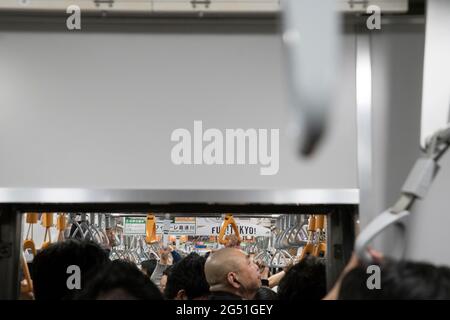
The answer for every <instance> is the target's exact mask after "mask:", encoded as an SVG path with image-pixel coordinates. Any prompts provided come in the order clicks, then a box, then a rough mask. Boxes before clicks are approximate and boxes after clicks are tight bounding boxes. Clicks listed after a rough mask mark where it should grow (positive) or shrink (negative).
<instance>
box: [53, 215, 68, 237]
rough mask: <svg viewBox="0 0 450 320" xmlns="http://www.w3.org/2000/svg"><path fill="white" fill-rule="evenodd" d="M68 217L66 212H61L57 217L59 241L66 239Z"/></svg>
mask: <svg viewBox="0 0 450 320" xmlns="http://www.w3.org/2000/svg"><path fill="white" fill-rule="evenodd" d="M66 226H67V219H66V216H65V214H64V213H59V214H58V217H57V218H56V229H57V230H58V241H64V230H66Z"/></svg>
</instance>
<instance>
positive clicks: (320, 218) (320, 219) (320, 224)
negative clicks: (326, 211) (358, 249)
mask: <svg viewBox="0 0 450 320" xmlns="http://www.w3.org/2000/svg"><path fill="white" fill-rule="evenodd" d="M324 228H325V215H323V214H320V215H317V216H316V225H315V230H317V229H319V230H320V231H322V230H323V229H324Z"/></svg>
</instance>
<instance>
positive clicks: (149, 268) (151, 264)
mask: <svg viewBox="0 0 450 320" xmlns="http://www.w3.org/2000/svg"><path fill="white" fill-rule="evenodd" d="M157 263H158V261H157V260H156V259H149V260H145V261H142V262H141V269H142V272H143V273H144V274H145V275H147V277H149V278H150V277H151V276H152V273H153V271H155V268H156V264H157Z"/></svg>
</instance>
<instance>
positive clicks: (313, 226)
mask: <svg viewBox="0 0 450 320" xmlns="http://www.w3.org/2000/svg"><path fill="white" fill-rule="evenodd" d="M316 229H317V228H316V217H315V216H313V215H310V216H309V220H308V231H310V232H314V231H316Z"/></svg>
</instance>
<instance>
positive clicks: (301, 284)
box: [278, 256, 327, 301]
mask: <svg viewBox="0 0 450 320" xmlns="http://www.w3.org/2000/svg"><path fill="white" fill-rule="evenodd" d="M326 293H327V288H326V272H325V263H324V261H323V259H319V258H316V257H313V256H308V257H306V258H304V259H303V260H302V261H300V262H299V263H297V264H295V265H294V266H293V267H291V268H290V269H289V271H288V272H286V275H285V276H284V277H283V279H282V280H281V281H280V284H279V286H278V297H279V298H280V300H286V301H295V300H320V299H322V298H323V297H324V296H325V295H326Z"/></svg>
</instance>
